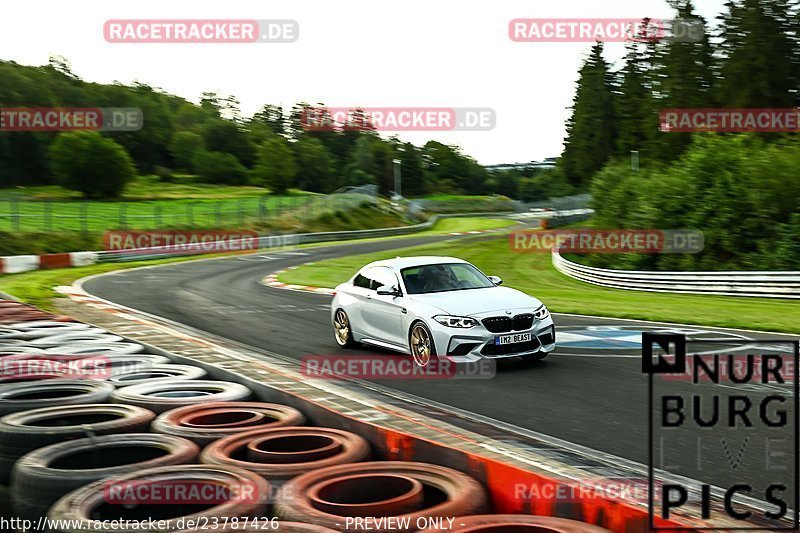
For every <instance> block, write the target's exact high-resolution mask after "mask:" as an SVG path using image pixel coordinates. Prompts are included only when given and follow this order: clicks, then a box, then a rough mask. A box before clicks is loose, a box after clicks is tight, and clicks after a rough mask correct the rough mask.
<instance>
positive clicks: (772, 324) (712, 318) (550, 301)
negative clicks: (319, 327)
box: [279, 239, 800, 333]
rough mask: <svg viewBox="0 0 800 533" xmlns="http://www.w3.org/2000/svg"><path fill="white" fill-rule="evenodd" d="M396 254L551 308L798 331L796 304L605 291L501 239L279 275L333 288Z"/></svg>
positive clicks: (353, 259) (419, 248) (368, 256)
mask: <svg viewBox="0 0 800 533" xmlns="http://www.w3.org/2000/svg"><path fill="white" fill-rule="evenodd" d="M398 255H405V256H408V255H450V256H455V257H460V258H463V259H465V260H467V261H470V262H471V263H473V264H475V265H476V266H477V267H478V268H480V269H481V270H483V271H484V272H485V273H486V274H488V275H496V276H500V277H502V278H503V282H504V284H506V285H508V286H510V287H514V288H516V289H520V290H522V291H525V292H527V293H529V294H532V295H535V296H536V297H537V298H540V299H541V300H542V301H544V302H545V303H546V304H547V306H548V307H549V308H550V309H551V310H552V311H554V312H559V313H576V314H586V315H599V316H608V317H617V318H635V319H642V320H654V321H663V322H678V323H691V324H699V325H706V326H719V327H733V328H744V329H754V330H766V331H779V332H786V333H800V320H798V317H800V302H793V301H790V300H774V299H768V298H738V297H725V296H704V295H690V294H686V295H684V294H667V293H648V292H639V291H625V290H617V289H606V288H603V287H598V286H595V285H590V284H587V283H583V282H580V281H577V280H574V279H572V278H568V277H567V276H564V275H563V274H561V273H559V272H558V271H556V270H555V269H554V268H553V266H552V265H551V263H550V255H549V254H539V253H518V252H513V251H511V250H510V249H509V246H508V241H507V240H506V239H497V240H490V241H483V240H481V241H477V240H472V239H468V240H463V239H462V240H453V241H447V242H445V243H436V244H432V245H424V246H416V247H412V248H405V249H401V250H397V249H395V250H390V251H387V252H380V253H374V254H365V255H357V256H350V257H345V258H339V259H330V260H327V261H321V262H318V263H314V264H311V265H306V266H301V267H299V268H296V269H293V270H290V271H288V272H286V273H284V274H282V275H281V276H280V278H279V279H280V280H281V281H283V282H285V283H296V284H299V285H312V286H318V287H335V286H336V285H337V284H339V283H341V282H343V281H345V280H347V279H348V278H349V277H350V276H351V275H352V274H353V273H354V272H355V271H356V270H358V268H360V267H361V266H363V265H364V264H365V263H368V262H370V261H376V260H380V259H389V258H392V257H396V256H398Z"/></svg>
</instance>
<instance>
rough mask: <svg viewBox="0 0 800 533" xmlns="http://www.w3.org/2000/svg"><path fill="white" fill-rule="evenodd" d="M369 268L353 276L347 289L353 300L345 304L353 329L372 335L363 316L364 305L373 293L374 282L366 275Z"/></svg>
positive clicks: (359, 332) (362, 333) (361, 333)
mask: <svg viewBox="0 0 800 533" xmlns="http://www.w3.org/2000/svg"><path fill="white" fill-rule="evenodd" d="M369 270H370V269H363V270H361V271H360V272H359V273H358V274H356V276H355V277H354V278H353V283H352V285H351V287H350V288H349V290H348V293H349V294H350V295H351V296H352V297H353V300H352V302H351V303H350V305H348V306H347V316H348V317H350V327H351V328H353V331H355V332H356V333H358V334H360V335H367V336H372V333H370V328H369V325H368V324H367V322H366V320H365V318H364V307H365V306H366V305H367V303H369V302H370V299H371V298H372V295H373V294H374V293H375V291H374V290H373V289H372V286H373V285H374V284H375V282H374V281H373V280H372V279H370V278H369V277H368V274H369V272H368V271H369Z"/></svg>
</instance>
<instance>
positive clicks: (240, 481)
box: [47, 465, 270, 533]
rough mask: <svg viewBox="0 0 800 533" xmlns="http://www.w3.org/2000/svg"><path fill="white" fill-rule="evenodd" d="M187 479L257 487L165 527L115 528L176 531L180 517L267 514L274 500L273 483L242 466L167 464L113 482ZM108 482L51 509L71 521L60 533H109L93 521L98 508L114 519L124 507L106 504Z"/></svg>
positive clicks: (123, 532)
mask: <svg viewBox="0 0 800 533" xmlns="http://www.w3.org/2000/svg"><path fill="white" fill-rule="evenodd" d="M183 480H188V481H191V482H195V483H203V482H209V483H217V484H222V485H225V486H231V487H243V486H249V487H252V488H253V490H254V497H253V498H248V499H239V500H236V499H232V500H228V501H225V502H222V503H219V504H217V505H213V506H212V507H210V508H207V509H203V510H202V511H199V512H191V511H190V512H188V513H187V514H186V515H184V516H181V513H180V512H177V513H175V517H174V518H172V519H170V520H168V523H167V524H166V525H167V527H166V528H163V529H158V530H156V529H150V528H146V529H140V528H137V529H131V528H122V527H120V528H119V529H115V531H116V532H117V533H162V532H163V531H174V530H175V529H177V527H176V524H175V521H176V520H178V519H179V518H184V519H186V520H189V519H191V520H194V521H195V523H197V521H198V519H201V518H204V517H205V518H208V519H209V520H208V522H209V523H213V517H216V518H218V519H220V522H222V519H224V518H226V517H228V518H233V517H242V516H265V513H266V510H267V502H269V501H270V487H269V484H268V483H267V481H266V480H265V479H264V478H262V477H261V476H259V475H257V474H254V473H252V472H248V471H247V470H242V469H239V468H230V467H225V466H213V465H179V466H165V467H161V468H150V469H147V470H142V471H140V472H137V473H135V474H129V475H126V476H122V477H119V478H116V479H114V480H113V481H114V483H121V484H127V483H131V484H134V483H137V482H143V481H150V482H153V483H158V482H159V481H161V482H164V483H170V482H173V483H174V482H176V481H183ZM107 483H108V480H99V481H95V482H94V483H90V484H88V485H84V486H83V487H80V488H78V489H75V490H74V491H72V492H70V493H69V494H67V495H65V496H63V497H62V498H61V499H60V500H58V501H57V502H56V503H55V505H53V507H51V508H50V511H48V513H47V516H48V517H49V518H50V519H51V520H59V521H61V523H62V524H70V526H71V527H63V528H60V529H57V530H55V531H56V532H57V533H108V529H105V530H102V529H96V528H94V527H92V525H93V524H97V521H96V520H93V516H94V514H95V512H96V509H98V507H100V506H104V507H107V513H106V517H105V518H108V519H109V520H111V519H112V518H110V517H108V515H109V514H112V513H113V509H114V507H121V506H105V505H104V504H105V494H104V488H105V487H106V486H107V485H106V484H107ZM173 505H174V504H172V505H170V507H173ZM108 507H111V508H108ZM179 508H185V506H184V505H182V504H181V505H180V507H179ZM126 514H127V516H130V509H128V513H126ZM145 523H146V522H145ZM200 523H202V522H200ZM262 523H263V522H262Z"/></svg>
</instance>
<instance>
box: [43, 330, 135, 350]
mask: <svg viewBox="0 0 800 533" xmlns="http://www.w3.org/2000/svg"><path fill="white" fill-rule="evenodd" d="M122 340H123V338H122V337H120V336H119V335H109V334H108V333H107V332H106V330H104V329H97V330H87V331H76V332H74V333H64V334H63V335H50V336H47V337H42V338H40V339H36V340H32V341H30V343H29V344H30V346H33V347H36V348H55V347H58V346H70V345H74V344H97V343H114V342H120V341H122Z"/></svg>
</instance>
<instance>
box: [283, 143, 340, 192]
mask: <svg viewBox="0 0 800 533" xmlns="http://www.w3.org/2000/svg"><path fill="white" fill-rule="evenodd" d="M293 148H294V153H295V160H296V161H297V182H298V186H299V187H300V188H301V189H304V190H307V191H313V192H331V191H333V190H335V189H336V187H337V184H336V182H335V174H334V166H333V158H332V157H331V154H330V152H328V150H327V149H326V148H325V146H324V145H323V144H322V142H321V141H319V140H317V139H314V138H313V137H309V136H307V135H304V136H303V137H301V138H300V140H299V141H297V142H296V143H294V145H293Z"/></svg>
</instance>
